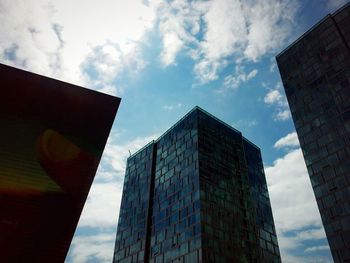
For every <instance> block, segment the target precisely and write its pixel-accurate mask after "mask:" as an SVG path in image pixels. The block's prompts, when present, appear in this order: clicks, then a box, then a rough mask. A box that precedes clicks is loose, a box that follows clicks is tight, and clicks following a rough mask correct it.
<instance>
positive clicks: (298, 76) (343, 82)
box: [277, 4, 350, 262]
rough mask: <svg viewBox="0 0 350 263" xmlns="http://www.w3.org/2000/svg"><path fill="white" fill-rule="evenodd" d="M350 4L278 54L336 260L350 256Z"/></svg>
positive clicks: (292, 110) (349, 257)
mask: <svg viewBox="0 0 350 263" xmlns="http://www.w3.org/2000/svg"><path fill="white" fill-rule="evenodd" d="M349 25H350V5H349V4H348V5H347V6H345V7H344V8H343V9H342V10H340V11H339V12H337V13H335V14H334V15H331V16H328V17H327V18H325V19H324V20H323V21H322V22H321V23H320V24H318V25H317V26H316V27H315V28H313V29H312V30H311V31H310V32H308V33H307V34H306V35H305V36H303V38H301V39H300V40H299V41H297V42H296V43H295V44H293V46H291V47H290V48H289V49H287V50H286V51H285V52H283V53H282V54H281V55H279V56H278V57H277V62H278V65H279V69H280V73H281V76H282V80H283V84H284V87H285V91H286V95H287V98H288V102H289V105H290V108H291V112H292V116H293V120H294V124H295V127H296V130H297V133H298V137H299V141H300V145H301V147H302V150H303V154H304V158H305V162H306V165H307V168H308V172H309V175H310V179H311V183H312V186H313V189H314V193H315V197H316V200H317V204H318V207H319V210H320V213H321V217H322V221H323V224H324V227H325V231H326V234H327V238H328V242H329V245H330V247H331V251H332V255H333V259H334V261H335V262H345V261H350V202H349V200H350V165H349V160H350V28H349Z"/></svg>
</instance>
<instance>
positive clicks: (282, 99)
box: [262, 82, 291, 121]
mask: <svg viewBox="0 0 350 263" xmlns="http://www.w3.org/2000/svg"><path fill="white" fill-rule="evenodd" d="M262 85H263V86H264V87H265V88H267V89H268V90H269V91H268V92H267V93H266V95H265V97H264V102H265V103H266V104H267V105H269V106H275V112H274V114H273V119H274V120H275V121H285V120H288V119H290V117H291V113H290V110H289V106H288V102H287V98H286V96H285V95H284V94H282V92H281V91H280V90H281V89H282V84H281V83H280V82H278V83H277V84H276V87H275V88H274V89H271V88H269V87H268V86H267V85H266V84H265V83H263V84H262Z"/></svg>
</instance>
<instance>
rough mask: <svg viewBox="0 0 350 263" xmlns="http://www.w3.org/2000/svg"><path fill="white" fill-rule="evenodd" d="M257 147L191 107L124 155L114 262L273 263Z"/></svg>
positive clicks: (276, 257) (268, 213) (267, 204)
mask: <svg viewBox="0 0 350 263" xmlns="http://www.w3.org/2000/svg"><path fill="white" fill-rule="evenodd" d="M280 261H281V260H280V256H279V248H278V243H277V238H276V231H275V227H274V221H273V216H272V212H271V206H270V200H269V194H268V190H267V185H266V180H265V174H264V170H263V164H262V159H261V155H260V150H259V148H257V147H256V146H255V145H254V144H252V143H251V142H249V141H248V140H247V139H245V138H244V137H242V135H241V133H240V132H239V131H237V130H235V129H234V128H232V127H231V126H229V125H227V124H225V123H223V122H222V121H220V120H218V119H217V118H215V117H214V116H212V115H210V114H209V113H207V112H205V111H204V110H202V109H200V108H198V107H195V108H194V109H193V110H192V111H190V112H189V113H188V114H187V115H186V116H185V117H183V118H182V119H181V120H180V121H179V122H177V123H176V124H175V125H174V126H173V127H171V128H170V129H169V130H168V131H167V132H165V133H164V134H163V135H162V136H161V137H160V138H158V139H157V140H156V141H153V142H151V143H149V144H148V145H146V146H145V147H144V148H142V149H141V150H139V151H138V152H137V153H135V154H133V155H132V156H130V157H129V158H128V161H127V168H126V174H125V179H124V189H123V197H122V202H121V208H120V214H119V222H118V230H117V237H116V244H115V252H114V259H113V262H154V263H155V262H191V263H195V262H280Z"/></svg>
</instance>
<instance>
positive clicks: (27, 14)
mask: <svg viewBox="0 0 350 263" xmlns="http://www.w3.org/2000/svg"><path fill="white" fill-rule="evenodd" d="M0 5H1V7H0V23H1V24H2V26H1V28H0V60H1V62H3V63H6V64H11V65H15V66H18V67H22V68H25V69H28V70H30V71H34V72H37V73H39V74H44V75H48V76H51V77H55V78H59V79H63V80H65V81H68V82H73V83H75V84H78V85H83V86H85V85H86V86H88V87H89V88H95V89H102V91H107V92H109V93H113V94H115V93H119V92H120V88H119V87H118V89H117V90H114V91H113V89H111V87H112V86H114V83H113V80H114V79H115V78H117V77H118V76H119V74H121V72H122V71H123V70H124V69H125V68H126V67H127V66H128V65H130V63H131V62H130V61H133V63H132V64H133V67H132V68H133V70H135V68H142V66H143V65H144V64H145V63H144V61H143V60H142V58H141V56H140V52H139V50H138V49H139V45H138V44H139V43H140V42H142V41H143V38H144V36H145V33H146V32H148V30H150V29H151V28H152V27H153V25H154V22H155V10H154V7H150V6H147V5H146V4H144V3H143V1H141V0H140V1H130V2H125V1H114V0H102V1H100V2H99V3H98V4H96V2H95V1H93V0H77V1H74V2H72V1H68V0H64V1H50V0H38V1H34V0H3V1H1V3H0ZM125 25H127V26H125ZM89 63H90V66H91V67H93V68H94V70H95V72H91V71H89V70H86V68H85V67H84V66H86V64H89ZM95 74H96V75H95ZM95 77H96V79H95ZM106 87H108V88H106Z"/></svg>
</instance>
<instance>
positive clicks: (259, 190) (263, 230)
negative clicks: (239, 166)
mask: <svg viewBox="0 0 350 263" xmlns="http://www.w3.org/2000/svg"><path fill="white" fill-rule="evenodd" d="M243 146H244V153H245V158H246V161H247V167H248V177H249V189H250V194H251V199H252V204H253V206H254V210H255V212H256V217H255V226H256V229H257V233H258V238H259V250H260V251H259V252H260V256H261V257H262V260H263V261H265V262H281V259H280V253H279V248H278V242H277V236H276V230H275V225H274V221H273V216H272V210H271V204H270V198H269V192H268V190H267V184H266V179H265V173H264V167H263V163H262V158H261V154H260V150H259V149H258V148H256V146H254V145H252V144H251V143H250V142H248V141H246V140H243Z"/></svg>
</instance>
